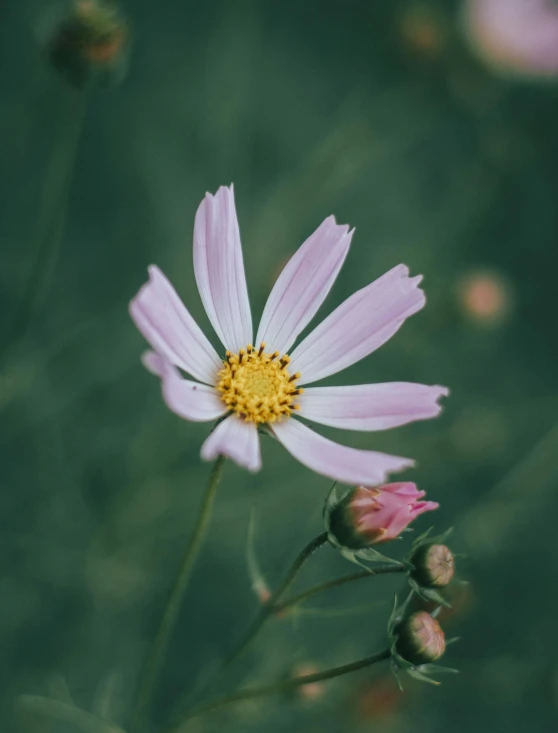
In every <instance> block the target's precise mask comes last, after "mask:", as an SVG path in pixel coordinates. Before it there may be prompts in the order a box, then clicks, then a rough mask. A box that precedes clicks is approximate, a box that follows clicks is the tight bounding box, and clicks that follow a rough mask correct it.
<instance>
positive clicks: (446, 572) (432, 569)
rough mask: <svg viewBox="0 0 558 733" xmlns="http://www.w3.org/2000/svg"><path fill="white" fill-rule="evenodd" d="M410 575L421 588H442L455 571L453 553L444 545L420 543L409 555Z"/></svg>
mask: <svg viewBox="0 0 558 733" xmlns="http://www.w3.org/2000/svg"><path fill="white" fill-rule="evenodd" d="M411 564H412V565H413V567H414V570H413V571H412V573H411V577H412V578H413V579H414V580H416V582H417V583H418V584H419V585H421V586H422V587H423V588H444V587H445V586H446V585H448V584H449V582H450V581H451V579H452V578H453V574H454V572H455V562H454V558H453V554H452V552H451V550H450V549H449V547H446V545H436V544H425V545H420V547H418V549H417V550H416V551H415V552H414V553H413V555H412V556H411Z"/></svg>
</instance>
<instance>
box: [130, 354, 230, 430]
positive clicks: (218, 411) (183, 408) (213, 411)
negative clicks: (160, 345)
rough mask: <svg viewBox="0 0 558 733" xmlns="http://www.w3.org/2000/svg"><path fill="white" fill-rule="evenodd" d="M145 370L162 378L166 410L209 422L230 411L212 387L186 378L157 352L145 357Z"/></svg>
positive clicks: (194, 419) (143, 359)
mask: <svg viewBox="0 0 558 733" xmlns="http://www.w3.org/2000/svg"><path fill="white" fill-rule="evenodd" d="M142 361H143V363H144V365H145V366H146V368H147V369H148V370H149V371H150V372H152V373H153V374H156V375H157V376H159V377H161V385H162V389H163V399H164V400H165V402H166V404H167V407H168V408H169V410H172V412H174V413H176V414H177V415H179V416H180V417H183V418H184V419H185V420H191V421H192V422H209V421H211V420H216V419H217V418H218V417H221V415H224V414H225V413H226V412H227V407H226V405H225V404H224V402H223V401H222V400H221V399H220V397H219V395H218V393H217V392H216V390H215V389H214V388H213V387H208V386H207V385H206V384H199V382H192V381H190V380H189V379H183V377H181V376H180V373H179V372H178V370H177V369H176V368H175V367H173V366H172V364H171V363H170V362H169V361H167V360H166V359H164V358H163V357H162V356H159V354H156V353H155V352H154V351H148V352H147V353H146V354H144V355H143V357H142Z"/></svg>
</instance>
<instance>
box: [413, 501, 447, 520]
mask: <svg viewBox="0 0 558 733" xmlns="http://www.w3.org/2000/svg"><path fill="white" fill-rule="evenodd" d="M439 506H440V505H439V504H438V502H437V501H418V502H417V503H416V504H413V505H412V506H411V514H412V515H413V519H414V518H415V517H418V516H419V514H424V512H429V511H431V510H432V509H438V507H439Z"/></svg>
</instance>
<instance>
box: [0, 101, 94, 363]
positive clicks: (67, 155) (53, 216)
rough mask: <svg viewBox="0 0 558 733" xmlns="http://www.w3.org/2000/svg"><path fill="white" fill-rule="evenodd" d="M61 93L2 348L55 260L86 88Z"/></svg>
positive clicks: (17, 334) (38, 295)
mask: <svg viewBox="0 0 558 733" xmlns="http://www.w3.org/2000/svg"><path fill="white" fill-rule="evenodd" d="M64 94H65V95H66V99H65V103H64V105H63V107H62V109H61V120H60V122H59V124H58V130H57V132H58V139H57V140H55V142H54V144H53V152H52V156H51V159H50V161H49V164H48V167H47V171H46V174H45V180H44V185H43V189H42V193H41V201H40V204H39V211H38V214H37V218H36V227H35V234H34V244H33V246H32V250H34V251H33V253H32V257H33V262H32V264H31V268H30V271H29V274H28V276H27V282H26V284H25V286H24V292H23V296H22V299H21V302H20V304H19V306H18V308H17V311H16V313H15V316H14V319H13V322H12V324H11V326H9V330H8V333H7V334H6V336H5V342H4V350H8V349H9V348H10V347H11V346H12V345H13V343H14V342H15V341H16V340H17V339H19V338H21V337H23V336H25V334H26V332H27V329H28V327H29V324H30V322H31V319H32V317H33V315H34V314H35V312H36V310H37V308H38V307H39V305H40V304H41V301H42V299H43V298H44V296H45V295H46V292H47V290H48V287H49V284H50V281H51V279H52V276H53V274H54V270H55V267H56V262H57V260H58V254H59V251H60V245H61V242H62V238H63V234H64V228H65V224H66V215H67V209H68V198H69V194H70V189H71V183H72V178H73V171H74V166H75V160H76V155H77V151H78V147H79V140H80V136H81V131H82V128H83V119H84V115H85V106H86V92H84V91H75V90H68V89H66V90H65V91H64Z"/></svg>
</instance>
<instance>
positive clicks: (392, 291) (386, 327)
mask: <svg viewBox="0 0 558 733" xmlns="http://www.w3.org/2000/svg"><path fill="white" fill-rule="evenodd" d="M421 279H422V276H421V275H419V276H417V277H413V278H410V277H409V269H408V268H407V267H406V266H405V265H398V266H397V267H394V268H393V269H392V270H390V271H389V272H386V274H385V275H382V277H380V278H378V280H375V281H374V282H373V283H371V284H370V285H368V286H367V287H366V288H363V289H362V290H359V291H358V292H356V293H355V294H354V295H352V296H351V297H350V298H347V300H346V301H345V302H344V303H342V304H341V305H340V306H339V307H338V308H337V309H336V310H334V311H333V313H332V314H331V315H330V316H328V317H327V318H326V319H325V320H324V321H322V323H320V325H319V326H317V327H316V328H315V329H314V330H313V331H312V333H310V334H309V335H308V336H307V337H306V338H305V339H304V341H302V343H301V344H299V345H298V346H297V348H296V349H295V350H294V351H293V353H292V354H291V364H290V366H289V370H290V371H292V372H300V373H301V375H302V377H301V379H300V381H299V384H308V383H310V382H315V381H317V380H318V379H323V378H324V377H327V376H329V375H330V374H335V373H336V372H339V371H341V369H345V368H346V367H348V366H350V365H351V364H354V363H355V362H357V361H360V359H363V358H364V357H365V356H368V354H370V353H371V352H372V351H374V350H375V349H377V348H378V347H379V346H381V345H382V344H383V343H385V342H386V341H387V340H388V339H389V338H391V336H393V334H394V333H395V332H396V331H397V330H398V329H399V327H400V326H401V325H402V323H403V321H404V320H405V319H406V318H408V317H409V316H412V315H413V313H416V312H417V311H418V310H420V309H421V308H422V307H423V305H424V303H425V297H424V293H423V292H422V290H420V288H419V287H418V284H419V282H420V281H421Z"/></svg>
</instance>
